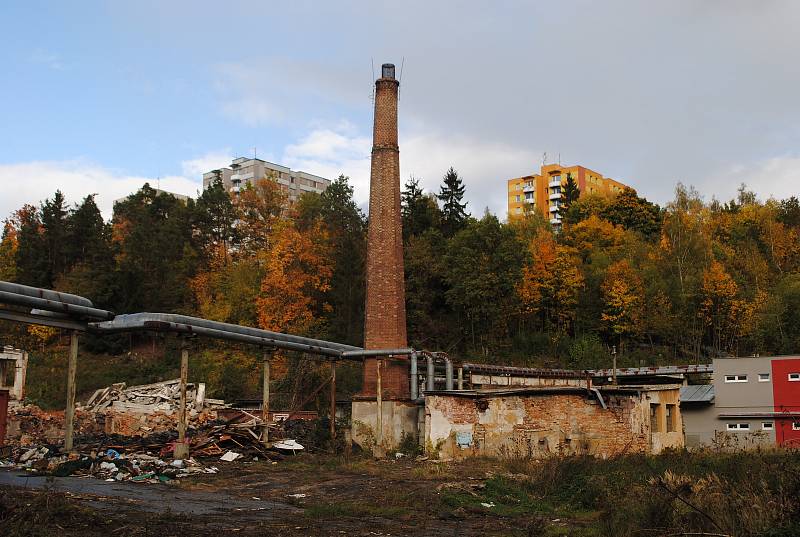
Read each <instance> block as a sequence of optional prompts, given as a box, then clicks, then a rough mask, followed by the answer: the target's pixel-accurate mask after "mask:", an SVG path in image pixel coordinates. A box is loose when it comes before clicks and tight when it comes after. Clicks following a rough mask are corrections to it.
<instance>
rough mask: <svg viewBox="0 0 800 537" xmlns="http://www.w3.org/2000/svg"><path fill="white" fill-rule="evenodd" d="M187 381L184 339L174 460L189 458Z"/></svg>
mask: <svg viewBox="0 0 800 537" xmlns="http://www.w3.org/2000/svg"><path fill="white" fill-rule="evenodd" d="M188 379H189V346H188V344H187V342H186V340H185V339H184V340H183V342H182V344H181V381H180V389H181V402H180V406H179V407H178V441H177V442H175V458H176V459H185V458H187V457H188V456H189V443H188V442H186V429H187V419H186V383H187V381H188Z"/></svg>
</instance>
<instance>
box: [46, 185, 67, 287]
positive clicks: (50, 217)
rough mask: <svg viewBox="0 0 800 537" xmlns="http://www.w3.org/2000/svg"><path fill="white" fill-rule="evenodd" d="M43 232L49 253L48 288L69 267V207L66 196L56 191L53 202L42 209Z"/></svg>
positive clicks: (50, 201) (47, 202)
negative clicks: (67, 253)
mask: <svg viewBox="0 0 800 537" xmlns="http://www.w3.org/2000/svg"><path fill="white" fill-rule="evenodd" d="M41 215H42V231H43V239H44V243H45V248H46V251H47V276H46V280H45V286H46V287H52V286H53V282H55V281H56V279H57V278H58V277H59V276H61V275H62V274H63V273H64V271H65V269H66V267H67V256H66V250H67V241H66V238H67V207H66V203H65V200H64V195H63V194H62V193H61V191H60V190H56V193H55V195H53V199H52V200H45V202H44V203H43V204H42V208H41Z"/></svg>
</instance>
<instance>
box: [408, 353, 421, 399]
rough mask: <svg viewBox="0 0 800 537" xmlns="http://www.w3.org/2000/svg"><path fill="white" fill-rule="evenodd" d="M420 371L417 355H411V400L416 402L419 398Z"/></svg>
mask: <svg viewBox="0 0 800 537" xmlns="http://www.w3.org/2000/svg"><path fill="white" fill-rule="evenodd" d="M418 375H419V371H418V370H417V353H416V352H412V353H411V375H409V377H410V379H409V380H410V382H411V400H412V401H416V400H417V398H418V397H419V378H417V377H418Z"/></svg>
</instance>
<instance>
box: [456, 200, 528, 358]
mask: <svg viewBox="0 0 800 537" xmlns="http://www.w3.org/2000/svg"><path fill="white" fill-rule="evenodd" d="M524 255H525V252H524V248H523V246H522V244H520V243H519V241H518V240H517V237H516V235H515V234H514V232H513V231H512V230H511V229H509V228H508V227H507V226H503V225H501V224H500V221H499V220H498V219H497V217H496V216H494V215H491V214H489V213H488V212H487V213H486V214H485V215H484V217H483V218H481V219H480V220H478V221H472V222H469V223H468V224H467V225H466V227H465V228H464V229H462V230H461V231H459V232H458V233H457V234H456V235H455V236H454V237H453V238H452V239H451V240H450V241H449V244H448V246H447V252H446V254H445V256H444V260H443V261H444V278H445V281H446V283H447V285H448V289H447V291H446V292H445V296H446V298H447V303H448V304H449V305H450V307H451V308H453V310H454V311H455V312H456V313H457V314H458V315H459V316H460V321H461V322H462V323H465V324H464V326H465V329H467V330H465V332H466V334H467V335H468V336H469V337H470V340H471V342H472V346H473V348H480V350H481V351H482V352H483V353H484V354H486V353H488V352H489V348H490V346H491V345H493V344H494V343H497V341H498V340H501V339H502V338H504V337H507V335H508V325H509V322H510V321H511V319H512V317H514V316H516V315H517V313H518V311H519V306H518V303H517V300H516V297H515V292H514V291H515V288H516V285H517V282H519V279H520V277H521V275H522V274H521V273H522V265H523V262H524ZM476 335H477V338H476Z"/></svg>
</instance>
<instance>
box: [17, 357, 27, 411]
mask: <svg viewBox="0 0 800 537" xmlns="http://www.w3.org/2000/svg"><path fill="white" fill-rule="evenodd" d="M27 374H28V353H27V352H25V351H23V352H22V355H21V356H20V357H19V358H17V364H16V370H15V372H14V397H16V399H17V401H22V398H23V397H25V378H26V376H27Z"/></svg>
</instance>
